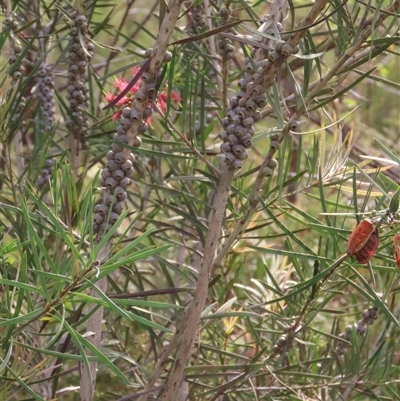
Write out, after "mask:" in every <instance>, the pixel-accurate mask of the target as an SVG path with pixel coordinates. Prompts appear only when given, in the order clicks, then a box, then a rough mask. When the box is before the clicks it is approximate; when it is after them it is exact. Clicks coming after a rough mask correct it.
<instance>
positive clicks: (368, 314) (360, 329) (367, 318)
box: [336, 308, 378, 358]
mask: <svg viewBox="0 0 400 401" xmlns="http://www.w3.org/2000/svg"><path fill="white" fill-rule="evenodd" d="M377 318H378V309H377V308H370V309H367V310H365V311H364V312H363V317H362V318H361V319H360V320H359V321H358V322H357V324H356V327H355V328H356V330H357V334H358V335H360V336H363V335H365V333H366V332H367V326H368V325H372V324H373V323H374V322H375V320H376V319H377ZM352 330H353V325H349V326H347V327H346V329H345V331H344V332H343V333H341V334H339V337H340V338H342V339H343V340H346V341H347V342H339V343H338V345H337V347H336V352H337V354H338V355H339V356H340V357H342V358H343V355H344V353H345V352H346V350H347V347H348V346H349V344H348V341H350V339H351V332H352Z"/></svg>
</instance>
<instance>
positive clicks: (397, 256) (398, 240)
mask: <svg viewBox="0 0 400 401" xmlns="http://www.w3.org/2000/svg"><path fill="white" fill-rule="evenodd" d="M393 245H394V260H395V261H396V265H397V268H398V269H399V270H400V234H396V235H395V236H394V237H393Z"/></svg>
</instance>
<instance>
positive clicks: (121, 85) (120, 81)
mask: <svg viewBox="0 0 400 401" xmlns="http://www.w3.org/2000/svg"><path fill="white" fill-rule="evenodd" d="M139 70H140V67H133V68H131V74H132V76H133V77H136V76H137V74H138V72H139ZM140 80H141V77H140V78H139V79H138V81H137V82H135V84H134V85H132V86H130V87H129V89H128V86H129V85H131V82H128V81H127V80H125V79H124V78H119V77H117V78H115V87H116V88H117V89H118V92H119V94H118V95H114V94H112V93H106V101H107V102H108V103H113V105H114V104H115V105H117V106H127V107H130V106H131V104H132V101H133V99H134V97H135V94H136V93H137V91H138V90H139V88H140ZM123 92H126V93H125V96H123V97H120V95H121V94H122V93H123ZM117 97H120V99H118V101H117V102H115V99H116V98H117ZM167 99H168V95H167V93H166V92H161V93H160V94H159V96H158V99H157V104H158V106H159V108H160V110H161V111H162V112H165V110H166V108H167V105H166V101H167ZM171 99H172V101H173V102H174V103H175V104H179V103H180V102H181V100H182V99H181V97H180V96H179V95H178V94H177V93H175V92H174V91H172V92H171ZM149 106H151V104H149ZM108 107H110V105H107V106H105V107H104V108H103V110H105V109H106V108H108ZM120 117H121V111H117V112H115V113H114V114H113V117H112V119H113V120H118V119H119V118H120ZM147 122H148V123H150V119H148V120H147Z"/></svg>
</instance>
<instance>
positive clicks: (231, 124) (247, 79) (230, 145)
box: [220, 35, 268, 169]
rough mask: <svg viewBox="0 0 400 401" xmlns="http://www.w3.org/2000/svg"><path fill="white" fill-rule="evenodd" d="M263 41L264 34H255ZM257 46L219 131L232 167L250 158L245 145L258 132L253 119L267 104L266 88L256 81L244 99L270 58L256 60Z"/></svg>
mask: <svg viewBox="0 0 400 401" xmlns="http://www.w3.org/2000/svg"><path fill="white" fill-rule="evenodd" d="M254 39H255V40H256V41H258V42H262V41H263V38H262V37H261V36H259V35H257V36H256V37H255V38H254ZM255 55H256V49H255V48H254V49H252V52H251V56H250V57H246V72H245V76H244V77H243V78H241V79H240V80H239V82H238V86H239V92H238V93H237V94H236V96H233V97H232V98H231V99H230V101H229V106H228V111H227V115H226V117H225V118H224V119H223V120H222V125H223V127H224V131H223V132H222V133H221V134H220V138H221V139H222V141H223V143H222V144H221V151H222V152H223V153H224V154H225V161H226V163H227V165H228V166H229V167H230V168H232V169H239V168H241V167H242V165H243V160H245V159H247V157H248V153H247V150H246V149H249V148H251V146H252V137H253V136H254V134H255V129H254V123H256V122H257V121H259V120H260V119H261V113H260V112H259V111H258V110H257V109H258V108H263V107H265V106H266V104H267V96H266V94H265V92H266V89H265V87H264V86H263V85H261V84H258V85H255V87H254V88H253V91H252V93H251V95H250V96H249V98H248V99H247V100H246V99H244V95H245V93H246V92H247V91H248V90H249V89H250V88H252V87H253V86H254V85H253V84H254V81H255V80H256V79H257V78H258V77H259V75H260V73H261V71H262V70H263V68H264V67H266V66H267V65H268V64H266V63H268V59H265V60H258V61H257V60H253V57H254V56H255Z"/></svg>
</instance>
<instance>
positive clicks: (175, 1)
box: [80, 0, 182, 401]
mask: <svg viewBox="0 0 400 401" xmlns="http://www.w3.org/2000/svg"><path fill="white" fill-rule="evenodd" d="M181 4H182V0H171V1H170V3H169V4H168V6H167V7H166V9H165V13H164V18H163V21H162V24H161V27H160V31H159V35H158V38H157V42H156V44H155V46H154V48H153V49H148V50H147V51H146V57H148V59H149V60H148V61H147V62H146V63H145V64H144V65H143V68H142V69H143V70H142V75H141V79H140V85H139V89H138V91H137V92H136V94H135V98H134V100H133V102H132V106H131V107H126V108H124V109H123V110H122V114H121V119H120V120H119V126H118V128H117V130H116V133H115V135H114V143H113V144H112V145H111V149H110V151H109V152H108V153H107V164H106V167H105V168H104V169H103V170H102V172H101V177H102V178H101V180H100V185H101V186H102V187H103V188H102V189H101V192H100V193H101V199H100V201H99V202H98V203H97V204H96V205H95V208H94V223H93V232H94V233H96V234H97V241H100V239H101V238H102V237H103V236H104V235H105V234H106V233H107V232H108V231H109V230H110V228H111V226H112V225H113V224H114V223H115V222H116V221H117V220H118V217H119V215H120V214H121V212H122V210H123V207H124V202H125V200H126V199H127V193H126V188H127V186H128V185H129V184H130V182H131V180H130V178H129V175H131V174H132V172H133V162H134V161H135V156H134V155H133V154H132V153H130V151H129V149H127V148H126V145H128V146H136V147H138V146H140V145H141V140H140V138H139V134H142V133H144V132H145V131H146V130H147V123H146V120H147V119H148V118H149V117H150V116H151V114H152V112H153V110H152V107H151V103H152V102H153V101H155V96H156V92H155V88H156V82H157V78H158V75H159V71H160V68H161V67H162V65H163V63H165V62H168V61H169V60H170V59H171V57H172V55H171V53H169V52H167V51H166V50H167V46H168V43H169V41H170V38H171V35H172V33H173V30H174V27H175V24H176V21H177V19H178V16H179V11H180V7H181ZM146 66H148V67H146ZM110 253H111V241H110V242H109V243H108V244H107V246H105V247H104V248H103V249H102V251H101V259H102V260H106V259H107V258H108V257H109V256H110ZM106 283H107V278H106V277H105V278H103V279H102V280H101V281H100V282H99V283H98V286H99V288H100V289H101V290H102V291H105V289H106ZM95 292H96V291H93V292H92V295H93V296H98V294H95ZM102 319H103V308H102V307H100V308H98V310H97V311H96V312H95V313H94V314H93V315H92V316H91V317H90V319H89V320H88V327H87V329H88V331H90V332H93V337H91V338H90V341H91V342H92V344H93V345H95V346H96V347H99V345H100V341H101V327H102ZM96 370H97V362H91V363H90V372H87V371H86V372H84V374H83V375H82V379H81V388H80V397H81V401H91V400H92V399H93V395H94V388H95V384H96Z"/></svg>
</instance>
